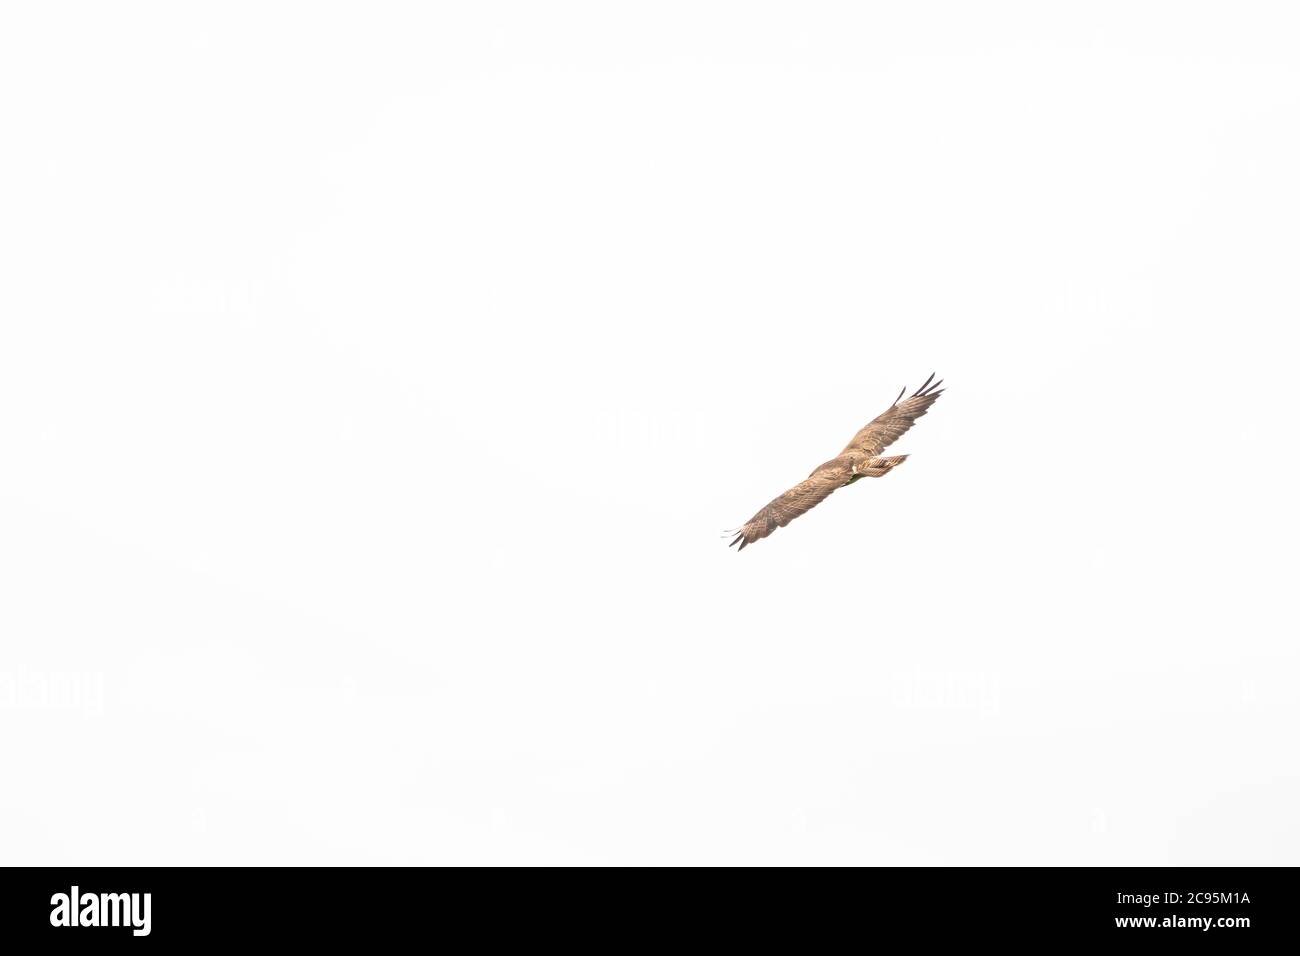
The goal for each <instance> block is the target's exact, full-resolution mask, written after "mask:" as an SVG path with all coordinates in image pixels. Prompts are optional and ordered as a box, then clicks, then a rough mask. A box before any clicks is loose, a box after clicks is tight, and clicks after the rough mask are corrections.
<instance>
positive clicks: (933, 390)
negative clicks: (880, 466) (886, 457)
mask: <svg viewBox="0 0 1300 956" xmlns="http://www.w3.org/2000/svg"><path fill="white" fill-rule="evenodd" d="M931 382H934V375H931V376H930V377H929V378H927V379H926V380H925V384H924V385H922V386H921V387H920V388H918V389H917V390H916V391H915V392H913V393H912V394H911V396H909V397H908V398H907V399H904V400H903V401H899V399H902V398H903V392H906V391H907V389H903V391H902V392H899V393H898V398H896V399H894V404H893V405H891V406H889V408H887V409H885V411H883V412H881V413H880V414H879V415H877V416H876V417H875V418H874V419H872V420H871V421H870V422H869V423H867V425H866V427H865V428H863V429H862V430H861V431H860V432H858V433H857V434H856V435H854V436H853V441H851V442H849V443H848V444H847V445H845V446H844V450H843V451H842V452H840V454H841V455H852V454H858V455H866V456H869V457H874V456H875V455H879V454H880V453H881V452H882V451H884V450H885V449H886V448H888V447H889V446H890V445H892V444H893V443H894V442H896V441H898V439H899V438H901V437H902V436H903V433H904V432H906V431H907V430H908V429H909V428H911V427H912V423H913V422H914V421H916V420H917V419H918V418H920V417H921V416H922V415H924V414H925V413H926V412H927V411H929V410H930V406H931V405H933V404H934V402H935V399H937V398H938V397H939V396H940V395H942V394H943V389H941V388H940V387H939V386H940V385H942V384H943V379H939V381H937V382H934V384H933V385H931V384H930V383H931Z"/></svg>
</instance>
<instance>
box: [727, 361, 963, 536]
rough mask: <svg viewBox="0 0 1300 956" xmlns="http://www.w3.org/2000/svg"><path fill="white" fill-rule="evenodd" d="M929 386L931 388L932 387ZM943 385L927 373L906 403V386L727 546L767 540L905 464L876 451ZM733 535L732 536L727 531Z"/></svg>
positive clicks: (890, 441)
mask: <svg viewBox="0 0 1300 956" xmlns="http://www.w3.org/2000/svg"><path fill="white" fill-rule="evenodd" d="M931 382H934V384H933V385H931V384H930V383H931ZM942 384H943V379H940V380H939V381H937V382H935V381H934V375H931V376H930V377H929V378H927V379H926V380H925V384H924V385H922V386H921V387H920V388H918V389H917V390H916V391H915V392H913V393H912V394H911V395H910V396H908V397H907V399H906V400H903V394H904V393H905V392H906V391H907V389H906V388H904V389H903V391H902V392H899V393H898V398H896V399H894V404H892V405H890V406H889V408H887V409H885V410H884V411H883V412H881V413H880V414H879V415H877V416H876V417H875V418H874V419H872V420H871V421H870V422H868V423H867V425H866V427H864V428H863V429H862V430H861V431H860V432H858V433H857V434H856V435H854V436H853V441H851V442H849V443H848V444H847V445H845V446H844V450H843V451H842V452H840V453H839V456H838V457H835V458H832V459H831V460H830V461H828V462H826V464H824V465H818V466H817V467H816V468H814V469H813V472H812V474H811V475H809V476H808V477H807V478H806V479H805V480H803V481H801V482H799V484H797V485H795V486H794V487H793V488H791V489H790V490H789V491H787V492H786V493H785V494H783V495H781V496H780V497H779V498H773V499H772V500H771V501H770V502H768V503H767V504H766V505H765V506H764V507H763V508H762V510H760V511H759V512H758V514H756V515H754V517H752V518H750V519H749V520H748V521H746V522H745V524H744V527H742V528H740V529H739V533H738V534H736V537H735V538H734V539H733V540H732V542H731V544H730V545H728V547H732V546H734V545H736V544H739V545H740V550H741V551H744V550H745V546H746V545H749V544H753V543H754V542H755V541H758V540H759V539H760V538H766V537H767V536H768V535H769V534H771V533H772V532H773V531H775V530H776V529H777V528H784V527H785V526H786V525H788V524H789V523H790V522H791V521H793V520H794V519H795V518H797V517H799V516H800V515H801V514H803V513H804V512H805V511H808V510H809V509H811V508H813V507H816V506H817V505H819V504H821V503H822V501H824V500H825V499H826V498H828V497H829V496H830V493H831V492H832V491H834V490H835V489H836V488H843V487H844V486H845V485H851V484H853V483H854V482H855V481H857V480H858V479H859V478H879V477H881V476H882V475H887V474H889V473H890V471H892V470H893V469H895V468H897V467H898V466H899V465H901V464H902V463H903V462H904V461H906V460H907V456H906V455H894V456H893V457H891V458H881V457H880V453H881V452H882V451H884V450H885V449H886V448H888V447H889V446H890V445H892V444H893V443H894V442H895V441H897V440H898V439H899V438H900V437H901V436H902V435H903V433H904V432H906V431H907V430H908V429H909V428H911V427H912V423H913V422H914V421H916V420H917V419H918V418H920V417H921V416H922V415H924V414H925V413H926V412H927V411H929V410H930V406H931V405H933V404H934V402H935V399H937V398H938V397H939V396H940V395H942V394H943V391H944V390H943V389H941V388H940V387H939V386H940V385H942ZM732 533H734V532H728V534H732Z"/></svg>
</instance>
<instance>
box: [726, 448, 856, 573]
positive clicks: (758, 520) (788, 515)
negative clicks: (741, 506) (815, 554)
mask: <svg viewBox="0 0 1300 956" xmlns="http://www.w3.org/2000/svg"><path fill="white" fill-rule="evenodd" d="M852 477H853V463H852V462H851V461H849V460H848V459H843V458H836V459H835V460H833V461H828V462H827V463H826V464H824V465H822V466H821V467H820V468H818V469H817V470H816V471H814V472H813V473H812V474H811V475H809V476H808V477H807V478H805V479H804V480H803V481H801V482H799V484H797V485H795V486H794V487H793V488H791V489H790V490H789V491H787V492H786V493H785V494H783V495H781V496H780V497H778V498H773V499H772V500H771V501H770V502H768V503H767V505H766V506H765V507H764V508H763V509H762V510H760V511H759V512H758V514H756V515H754V517H752V518H750V519H749V520H748V521H746V522H745V525H744V527H742V528H741V529H740V531H739V533H738V534H737V535H736V537H735V538H734V539H733V540H732V542H731V545H735V544H737V543H739V544H740V550H741V551H744V550H745V545H747V544H753V543H754V542H755V541H757V540H759V539H760V538H766V537H767V536H768V535H769V534H771V533H772V532H773V531H775V530H776V529H777V528H784V527H785V526H786V525H788V524H789V523H790V522H791V521H793V520H794V519H795V518H797V517H799V516H800V515H801V514H803V513H804V512H805V511H808V510H810V509H812V508H815V507H816V506H817V505H819V504H821V503H822V502H823V501H825V500H826V498H827V497H829V496H830V493H831V492H832V491H834V490H835V489H836V488H839V487H841V486H843V485H845V484H847V483H848V481H849V479H850V478H852ZM731 545H728V547H731Z"/></svg>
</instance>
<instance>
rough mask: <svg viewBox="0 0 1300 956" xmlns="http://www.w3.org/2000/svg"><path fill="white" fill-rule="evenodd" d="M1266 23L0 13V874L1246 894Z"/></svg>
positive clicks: (1254, 848) (1275, 786) (1283, 63)
mask: <svg viewBox="0 0 1300 956" xmlns="http://www.w3.org/2000/svg"><path fill="white" fill-rule="evenodd" d="M1297 49H1300V12H1298V11H1296V9H1295V7H1294V6H1290V5H1287V4H1276V5H1245V6H1243V5H1241V4H1235V3H1234V4H1228V3H1223V4H1192V3H1170V4H1135V3H1131V2H1126V3H1118V4H1098V3H1089V4H1078V5H1069V6H1067V5H1064V4H1042V3H1024V4H1015V5H990V4H979V5H974V4H948V5H939V4H917V3H913V4H906V5H904V4H875V5H867V4H859V3H846V4H836V5H817V4H807V3H798V4H795V3H790V4H756V3H734V4H700V3H684V4H675V5H674V4H665V3H662V2H659V3H653V4H644V5H640V4H626V3H622V4H607V3H590V4H566V5H556V4H547V5H542V4H527V3H520V4H509V5H507V4H479V3H476V4H469V3H465V4H445V5H431V4H414V5H411V6H386V7H384V8H382V9H377V8H376V5H373V4H350V5H338V4H335V5H324V4H293V5H290V4H280V5H267V4H262V3H258V4H249V5H244V6H236V5H230V4H226V5H222V6H220V7H208V8H205V9H203V10H200V9H198V8H197V7H196V6H195V5H175V4H162V3H160V4H153V5H123V4H115V5H111V6H108V5H102V4H86V5H82V6H72V5H58V4H29V5H23V6H13V5H11V6H6V8H5V12H4V14H3V17H2V18H0V125H2V127H3V130H4V134H3V135H4V139H5V146H4V149H3V152H2V153H0V261H2V262H3V273H4V277H3V281H2V282H0V313H3V317H4V318H3V327H2V328H3V331H2V332H0V447H2V448H3V459H2V460H3V468H2V469H0V580H3V582H4V584H3V598H2V600H0V638H2V643H0V764H2V765H3V775H4V780H5V785H4V786H3V788H0V847H2V848H3V849H2V850H0V853H2V854H3V859H4V862H9V863H26V864H53V863H77V864H142V863H155V864H174V863H184V864H196V863H272V862H274V863H318V862H319V863H325V862H331V863H345V862H347V863H369V862H376V863H417V862H419V863H862V864H885V863H892V864H956V863H960V864H976V863H979V864H991V863H992V864H1002V863H1008V864H1009V863H1046V864H1066V863H1071V864H1228V863H1234V864H1279V863H1292V864H1294V863H1295V862H1297V858H1298V851H1300V824H1298V823H1297V822H1296V817H1295V807H1296V806H1297V804H1300V753H1298V751H1297V746H1296V731H1297V727H1298V726H1300V700H1298V698H1297V692H1296V683H1297V665H1298V664H1300V649H1297V626H1296V616H1295V611H1294V596H1293V593H1291V592H1292V590H1293V588H1294V584H1295V578H1296V560H1295V550H1294V549H1295V541H1296V539H1297V533H1298V532H1300V528H1297V512H1296V505H1295V503H1294V502H1295V496H1294V490H1293V489H1294V486H1295V484H1296V480H1297V478H1296V476H1297V468H1298V466H1300V460H1298V456H1297V451H1296V447H1297V446H1296V439H1295V435H1296V423H1295V420H1294V412H1295V410H1296V404H1297V403H1296V399H1295V397H1294V396H1295V383H1294V370H1295V359H1296V346H1297V333H1296V325H1295V322H1296V318H1297V307H1298V306H1300V287H1298V282H1300V280H1298V278H1297V275H1298V273H1297V262H1298V261H1300V225H1298V224H1300V176H1298V175H1297V170H1298V169H1300V122H1297V120H1298V119H1300V114H1298V111H1300V61H1297V58H1296V51H1297ZM931 371H938V372H939V373H940V375H941V376H943V377H944V378H945V379H947V382H948V388H949V390H948V391H947V393H946V394H945V395H944V397H943V398H942V399H941V400H940V401H939V403H938V404H937V405H936V406H935V407H934V409H933V411H932V412H931V414H930V415H929V416H927V417H926V418H925V419H924V420H922V421H921V422H920V423H919V424H918V426H917V427H916V428H914V429H913V430H912V431H911V432H910V433H909V434H908V435H907V436H906V437H905V438H904V439H903V440H902V441H901V442H899V443H898V444H897V445H896V446H894V449H893V450H894V451H898V452H906V453H911V454H912V456H913V457H912V458H911V459H910V460H909V461H908V463H907V464H906V465H905V466H904V467H903V468H901V469H899V470H898V471H896V472H894V473H893V474H892V475H890V476H889V477H888V478H886V479H883V480H880V481H864V482H861V483H858V484H855V485H854V486H853V487H852V488H849V489H845V490H843V491H841V492H839V493H837V494H836V495H835V496H833V497H832V498H831V499H830V500H829V501H827V502H826V503H824V504H823V505H821V506H820V507H819V508H817V509H816V510H814V511H813V512H811V513H810V514H808V515H807V516H805V517H803V518H801V519H799V520H798V521H796V522H795V523H794V524H792V525H791V526H789V527H788V528H785V529H783V530H780V531H778V532H777V533H776V534H775V535H773V537H771V538H769V539H767V540H765V541H762V542H760V543H759V544H757V545H755V546H754V547H752V548H750V549H747V550H746V551H745V553H744V554H741V555H738V554H737V553H736V552H735V550H734V549H733V550H728V549H727V547H726V543H725V540H724V539H722V538H721V537H720V534H721V531H722V529H724V528H731V527H736V526H738V525H739V524H741V523H742V522H744V521H745V520H746V519H747V518H748V517H749V516H750V515H751V514H752V513H753V512H754V511H756V510H757V509H758V508H759V507H761V506H762V505H763V504H764V503H765V502H766V501H768V500H769V499H770V498H772V497H773V496H775V495H776V494H778V493H779V492H781V491H782V490H783V489H785V488H786V487H788V486H789V485H791V484H793V483H794V482H796V481H798V480H800V479H802V478H803V477H804V476H806V474H807V473H808V471H809V470H810V469H812V468H813V467H814V466H815V465H817V464H819V463H820V462H822V461H825V460H826V459H828V458H830V457H833V456H834V455H835V454H836V452H838V450H839V449H840V448H841V447H842V446H843V445H844V443H845V442H846V441H847V440H848V439H849V437H850V436H851V435H852V434H853V433H854V431H855V430H856V429H858V428H859V427H860V426H861V425H862V424H863V423H865V422H866V421H867V420H868V419H870V418H872V417H873V416H875V415H876V414H877V413H878V412H880V411H882V410H883V409H884V407H885V406H886V405H887V404H888V402H889V401H890V400H891V399H892V398H893V397H894V395H895V394H896V393H897V391H898V389H899V388H901V387H902V386H903V385H904V384H908V385H910V386H912V387H913V388H915V387H916V386H917V385H919V384H920V382H921V380H922V379H923V378H924V377H925V376H926V375H927V374H929V373H930V372H931Z"/></svg>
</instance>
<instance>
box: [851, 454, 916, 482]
mask: <svg viewBox="0 0 1300 956" xmlns="http://www.w3.org/2000/svg"><path fill="white" fill-rule="evenodd" d="M905 461H907V456H906V455H891V456H890V457H888V458H873V459H871V460H870V461H868V462H865V463H863V465H862V466H861V467H859V468H858V474H859V475H866V476H867V477H868V478H879V477H881V476H882V475H887V474H889V473H890V472H891V471H893V470H894V469H895V468H897V467H898V466H899V465H901V464H902V463H903V462H905Z"/></svg>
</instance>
